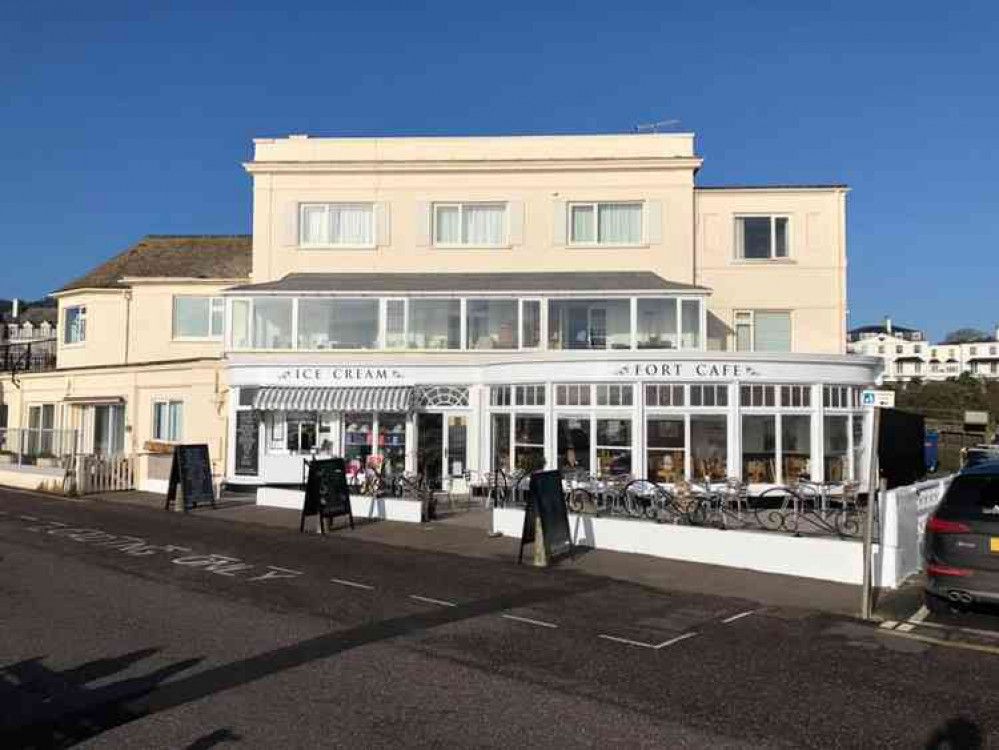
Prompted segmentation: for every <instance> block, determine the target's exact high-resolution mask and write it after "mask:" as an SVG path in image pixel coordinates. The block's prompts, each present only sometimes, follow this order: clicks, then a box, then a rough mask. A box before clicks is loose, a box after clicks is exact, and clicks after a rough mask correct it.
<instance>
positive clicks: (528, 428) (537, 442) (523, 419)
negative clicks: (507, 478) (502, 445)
mask: <svg viewBox="0 0 999 750" xmlns="http://www.w3.org/2000/svg"><path fill="white" fill-rule="evenodd" d="M513 463H514V468H515V469H517V470H518V471H527V472H530V471H538V470H540V469H543V468H545V418H544V416H543V415H540V414H517V415H516V417H515V421H514V431H513Z"/></svg>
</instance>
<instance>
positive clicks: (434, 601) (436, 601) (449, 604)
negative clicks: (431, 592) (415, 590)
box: [409, 594, 458, 607]
mask: <svg viewBox="0 0 999 750" xmlns="http://www.w3.org/2000/svg"><path fill="white" fill-rule="evenodd" d="M409 598H410V599H416V600H417V601H420V602H426V603H427V604H439V605H440V606H442V607H457V606H458V605H457V604H455V603H454V602H446V601H444V600H443V599H431V598H430V597H428V596H417V595H416V594H410V595H409Z"/></svg>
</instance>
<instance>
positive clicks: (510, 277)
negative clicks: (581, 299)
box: [229, 271, 708, 294]
mask: <svg viewBox="0 0 999 750" xmlns="http://www.w3.org/2000/svg"><path fill="white" fill-rule="evenodd" d="M229 291H231V292H340V293H343V294H349V293H351V292H388V293H397V294H398V293H407V292H415V293H421V292H422V293H455V292H486V293H489V292H534V293H537V292H593V293H599V292H625V291H627V292H695V293H701V292H707V291H708V289H706V288H705V287H701V286H695V285H693V284H683V283H680V282H676V281H667V280H666V279H664V278H662V277H661V276H658V275H657V274H654V273H651V272H649V271H610V272H591V271H568V272H557V271H553V272H543V273H530V272H524V273H293V274H289V275H288V276H285V277H284V278H282V279H279V280H277V281H268V282H264V283H262V284H247V285H245V286H240V287H235V288H233V289H231V290H229Z"/></svg>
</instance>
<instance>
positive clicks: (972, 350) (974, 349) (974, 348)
mask: <svg viewBox="0 0 999 750" xmlns="http://www.w3.org/2000/svg"><path fill="white" fill-rule="evenodd" d="M976 354H978V347H977V346H973V347H971V356H972V357H974V356H975V355H976Z"/></svg>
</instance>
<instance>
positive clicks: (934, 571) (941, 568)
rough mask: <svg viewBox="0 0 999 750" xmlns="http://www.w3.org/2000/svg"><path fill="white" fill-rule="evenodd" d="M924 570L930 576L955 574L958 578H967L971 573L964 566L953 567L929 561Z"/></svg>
mask: <svg viewBox="0 0 999 750" xmlns="http://www.w3.org/2000/svg"><path fill="white" fill-rule="evenodd" d="M926 572H927V573H928V574H929V575H931V576H957V577H959V578H967V577H968V576H970V575H971V571H970V570H967V569H965V568H954V567H951V566H950V565H940V564H939V563H930V565H929V567H928V568H927V569H926Z"/></svg>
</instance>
